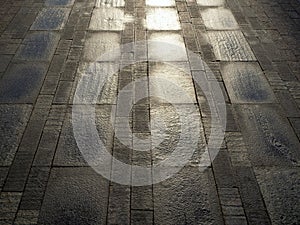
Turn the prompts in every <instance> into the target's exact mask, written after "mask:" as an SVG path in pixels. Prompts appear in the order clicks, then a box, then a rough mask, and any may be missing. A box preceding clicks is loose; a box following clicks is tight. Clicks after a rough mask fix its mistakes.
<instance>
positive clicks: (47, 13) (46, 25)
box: [30, 8, 70, 30]
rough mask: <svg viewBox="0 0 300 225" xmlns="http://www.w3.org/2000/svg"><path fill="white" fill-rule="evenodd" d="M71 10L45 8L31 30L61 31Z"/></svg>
mask: <svg viewBox="0 0 300 225" xmlns="http://www.w3.org/2000/svg"><path fill="white" fill-rule="evenodd" d="M69 13H70V9H67V8H44V9H43V10H42V11H41V12H40V13H39V14H38V16H37V18H36V20H35V21H34V23H33V24H32V26H31V28H30V29H31V30H60V29H61V28H62V27H63V26H64V25H65V23H66V22H67V19H68V16H69Z"/></svg>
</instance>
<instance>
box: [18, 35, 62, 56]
mask: <svg viewBox="0 0 300 225" xmlns="http://www.w3.org/2000/svg"><path fill="white" fill-rule="evenodd" d="M58 41H59V34H58V33H51V32H36V33H32V34H30V35H28V36H27V37H26V38H25V40H24V42H23V44H22V45H21V47H20V48H19V50H18V52H17V54H16V59H19V60H27V61H50V60H51V58H52V56H53V54H54V52H55V48H56V46H57V44H58Z"/></svg>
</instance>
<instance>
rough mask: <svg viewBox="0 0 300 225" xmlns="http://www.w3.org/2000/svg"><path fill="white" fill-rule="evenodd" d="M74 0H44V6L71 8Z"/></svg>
mask: <svg viewBox="0 0 300 225" xmlns="http://www.w3.org/2000/svg"><path fill="white" fill-rule="evenodd" d="M74 2H75V0H46V2H45V5H46V6H71V5H73V4H74Z"/></svg>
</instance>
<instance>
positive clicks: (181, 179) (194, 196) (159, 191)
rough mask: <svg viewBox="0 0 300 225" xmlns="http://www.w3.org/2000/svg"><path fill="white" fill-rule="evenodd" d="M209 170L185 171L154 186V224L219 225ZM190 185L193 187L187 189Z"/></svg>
mask: <svg viewBox="0 0 300 225" xmlns="http://www.w3.org/2000/svg"><path fill="white" fill-rule="evenodd" d="M212 181H213V176H212V173H211V170H206V171H205V172H203V173H202V172H199V169H198V168H191V167H185V168H183V169H182V170H181V171H180V172H179V173H177V174H176V175H175V176H174V177H172V178H170V179H168V180H165V181H163V182H161V183H159V184H157V185H154V190H153V193H154V212H155V214H154V223H155V224H164V225H173V224H204V225H208V224H222V215H221V210H220V206H219V203H218V197H217V193H216V187H215V184H214V183H213V182H212ZM191 184H193V185H191Z"/></svg>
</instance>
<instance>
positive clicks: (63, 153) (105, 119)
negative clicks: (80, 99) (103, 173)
mask: <svg viewBox="0 0 300 225" xmlns="http://www.w3.org/2000/svg"><path fill="white" fill-rule="evenodd" d="M112 110H114V109H113V106H109V105H101V106H98V107H96V120H95V124H96V127H97V129H98V134H99V137H100V139H101V141H102V142H103V143H104V145H105V146H106V147H107V151H111V149H112V144H113V143H112V142H113V128H112V125H111V120H110V118H111V117H110V116H111V115H110V114H111V111H112ZM91 153H92V151H91ZM88 156H89V155H88V152H85V155H83V153H82V152H81V151H80V149H79V148H78V146H77V143H76V139H75V137H74V133H73V124H72V115H71V113H69V114H68V115H67V117H66V119H65V122H64V126H63V128H62V134H61V136H60V139H59V142H58V146H57V150H56V154H55V158H54V165H56V166H87V165H88V164H87V162H86V161H85V158H84V157H88Z"/></svg>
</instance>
